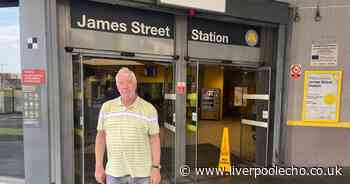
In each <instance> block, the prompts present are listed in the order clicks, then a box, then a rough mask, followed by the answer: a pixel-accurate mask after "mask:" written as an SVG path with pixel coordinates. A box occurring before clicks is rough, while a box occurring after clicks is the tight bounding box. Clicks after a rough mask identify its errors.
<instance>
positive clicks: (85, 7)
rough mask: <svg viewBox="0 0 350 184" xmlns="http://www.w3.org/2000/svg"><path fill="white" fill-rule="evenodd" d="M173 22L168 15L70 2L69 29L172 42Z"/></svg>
mask: <svg viewBox="0 0 350 184" xmlns="http://www.w3.org/2000/svg"><path fill="white" fill-rule="evenodd" d="M174 23H175V17H174V16H173V15H171V14H167V13H161V12H154V11H147V10H141V9H135V8H129V7H124V6H117V5H110V4H104V3H97V2H90V1H82V0H72V1H71V27H72V28H77V29H86V30H92V31H100V32H110V33H124V34H132V35H141V36H148V37H158V38H165V39H173V38H174Z"/></svg>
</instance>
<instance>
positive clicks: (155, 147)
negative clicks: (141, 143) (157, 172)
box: [150, 134, 160, 165]
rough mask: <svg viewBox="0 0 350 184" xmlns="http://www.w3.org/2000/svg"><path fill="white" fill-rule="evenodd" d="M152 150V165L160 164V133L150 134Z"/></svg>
mask: <svg viewBox="0 0 350 184" xmlns="http://www.w3.org/2000/svg"><path fill="white" fill-rule="evenodd" d="M150 144H151V151H152V165H160V139H159V134H155V135H150Z"/></svg>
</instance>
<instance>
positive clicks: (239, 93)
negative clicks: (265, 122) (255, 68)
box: [233, 87, 248, 107]
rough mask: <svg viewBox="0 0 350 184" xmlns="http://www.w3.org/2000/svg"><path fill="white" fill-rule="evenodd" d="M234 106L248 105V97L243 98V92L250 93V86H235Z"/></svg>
mask: <svg viewBox="0 0 350 184" xmlns="http://www.w3.org/2000/svg"><path fill="white" fill-rule="evenodd" d="M234 89H235V90H234V103H233V105H234V106H238V107H242V106H243V107H246V106H247V99H243V94H247V93H248V87H235V88H234Z"/></svg>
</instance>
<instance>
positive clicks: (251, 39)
mask: <svg viewBox="0 0 350 184" xmlns="http://www.w3.org/2000/svg"><path fill="white" fill-rule="evenodd" d="M258 40H259V38H258V33H257V32H256V31H255V30H249V31H247V33H246V34H245V41H246V42H247V44H248V45H249V46H252V47H253V46H256V45H257V44H258Z"/></svg>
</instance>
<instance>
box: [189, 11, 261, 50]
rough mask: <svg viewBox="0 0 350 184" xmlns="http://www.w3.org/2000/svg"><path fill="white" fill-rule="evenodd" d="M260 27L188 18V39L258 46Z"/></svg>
mask: <svg viewBox="0 0 350 184" xmlns="http://www.w3.org/2000/svg"><path fill="white" fill-rule="evenodd" d="M260 29H261V28H260V27H258V26H250V25H243V24H234V23H227V22H218V21H213V20H206V19H199V18H190V19H189V20H188V35H187V36H188V40H192V41H199V42H207V43H215V44H225V45H240V46H248V47H259V46H260Z"/></svg>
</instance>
